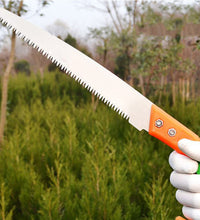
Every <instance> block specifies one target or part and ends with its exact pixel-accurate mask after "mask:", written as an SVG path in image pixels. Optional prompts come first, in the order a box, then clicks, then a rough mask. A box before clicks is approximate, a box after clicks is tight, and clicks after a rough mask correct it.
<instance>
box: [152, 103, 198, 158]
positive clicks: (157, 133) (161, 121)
mask: <svg viewBox="0 0 200 220" xmlns="http://www.w3.org/2000/svg"><path fill="white" fill-rule="evenodd" d="M149 134H150V135H152V136H154V137H156V138H158V139H159V140H161V141H162V142H164V143H165V144H167V145H168V146H170V147H171V148H173V149H174V150H176V151H177V152H178V153H180V154H184V153H183V152H182V151H181V150H180V149H179V148H178V141H179V140H181V139H182V138H187V139H190V140H194V141H200V138H199V137H198V136H197V135H196V134H195V133H194V132H192V131H191V130H189V129H188V128H187V127H185V126H184V125H182V124H181V123H180V122H178V121H177V120H176V119H174V118H173V117H172V116H170V115H169V114H167V113H166V112H165V111H163V110H162V109H161V108H159V107H158V106H156V105H152V107H151V118H150V125H149Z"/></svg>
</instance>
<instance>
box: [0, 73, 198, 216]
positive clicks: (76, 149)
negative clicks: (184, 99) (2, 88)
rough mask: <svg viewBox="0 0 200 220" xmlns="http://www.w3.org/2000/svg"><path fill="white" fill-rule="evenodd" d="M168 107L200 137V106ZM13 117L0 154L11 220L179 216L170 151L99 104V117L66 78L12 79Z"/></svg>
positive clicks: (0, 206) (2, 204)
mask: <svg viewBox="0 0 200 220" xmlns="http://www.w3.org/2000/svg"><path fill="white" fill-rule="evenodd" d="M167 106H168V105H166V106H164V109H165V110H167V111H168V112H169V113H172V115H174V116H175V117H177V119H179V120H181V121H182V122H183V123H184V124H185V125H188V126H189V127H190V128H191V129H193V130H194V131H196V132H197V133H198V132H199V131H200V126H199V124H200V117H199V110H200V101H198V102H197V103H187V105H181V103H180V105H179V108H176V107H173V108H169V107H167ZM8 111H9V112H8V113H9V114H8V123H7V129H6V134H5V144H4V146H3V149H2V150H1V153H0V164H1V166H0V215H1V216H7V218H6V219H20V220H23V219H42V220H43V219H44V220H46V219H53V220H55V219H63V220H64V219H70V220H71V219H72V220H73V219H74V220H75V219H81V220H82V219H85V220H86V219H87V220H88V219H91V220H92V219H97V220H98V219H99V220H101V219H110V220H111V219H117V220H118V219H119V220H121V219H124V220H125V219H126V220H129V219H130V220H132V219H137V220H145V219H149V220H158V219H161V220H162V219H163V220H171V219H174V218H175V216H177V215H179V214H180V213H181V206H180V205H178V203H177V201H176V200H175V196H174V194H175V189H174V188H173V187H172V186H171V184H170V183H169V175H170V172H171V169H170V167H169V165H168V155H169V153H170V151H171V149H170V148H169V147H166V146H165V145H164V144H163V143H161V142H160V141H158V140H156V139H155V138H153V137H150V136H149V135H148V134H147V133H146V132H138V131H137V130H136V129H135V128H133V127H132V126H131V125H130V124H129V123H128V122H127V121H126V120H124V119H122V118H121V117H120V116H119V115H118V114H117V113H115V112H114V111H113V110H111V109H109V108H108V107H107V106H105V105H104V104H103V103H101V102H100V103H99V105H98V107H97V110H96V111H94V110H93V108H92V105H91V95H90V94H89V93H88V92H87V91H86V90H85V89H83V88H82V87H81V86H79V85H78V83H76V82H74V81H73V80H71V79H70V78H69V77H66V76H65V75H64V74H59V75H58V74H57V73H51V74H49V73H47V74H45V75H44V78H43V79H41V78H40V77H39V76H37V75H31V77H26V76H25V75H21V74H19V75H18V76H17V77H14V78H11V80H10V84H9V104H8ZM188 112H190V114H188ZM0 218H1V217H0ZM2 219H3V218H2Z"/></svg>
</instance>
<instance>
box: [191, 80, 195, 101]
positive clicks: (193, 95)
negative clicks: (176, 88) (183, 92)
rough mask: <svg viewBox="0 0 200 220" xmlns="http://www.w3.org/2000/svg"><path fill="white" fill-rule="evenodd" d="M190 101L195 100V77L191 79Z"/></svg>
mask: <svg viewBox="0 0 200 220" xmlns="http://www.w3.org/2000/svg"><path fill="white" fill-rule="evenodd" d="M191 87H192V99H193V100H195V76H192V78H191Z"/></svg>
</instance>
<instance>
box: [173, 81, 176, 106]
mask: <svg viewBox="0 0 200 220" xmlns="http://www.w3.org/2000/svg"><path fill="white" fill-rule="evenodd" d="M172 101H173V105H176V81H175V79H174V77H173V80H172Z"/></svg>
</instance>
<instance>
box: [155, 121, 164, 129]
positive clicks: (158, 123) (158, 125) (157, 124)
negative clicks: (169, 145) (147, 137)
mask: <svg viewBox="0 0 200 220" xmlns="http://www.w3.org/2000/svg"><path fill="white" fill-rule="evenodd" d="M155 126H156V127H157V128H161V127H162V126H163V121H162V120H161V119H158V120H156V122H155Z"/></svg>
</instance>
